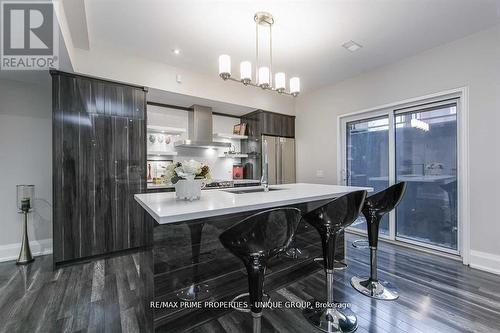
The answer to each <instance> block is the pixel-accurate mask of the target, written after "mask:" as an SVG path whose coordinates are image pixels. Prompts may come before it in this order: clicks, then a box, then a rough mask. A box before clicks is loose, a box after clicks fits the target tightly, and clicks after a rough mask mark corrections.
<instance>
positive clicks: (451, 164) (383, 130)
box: [342, 99, 459, 253]
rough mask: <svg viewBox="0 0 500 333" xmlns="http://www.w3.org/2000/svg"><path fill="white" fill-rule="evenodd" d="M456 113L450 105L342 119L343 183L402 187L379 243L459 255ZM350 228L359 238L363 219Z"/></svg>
mask: <svg viewBox="0 0 500 333" xmlns="http://www.w3.org/2000/svg"><path fill="white" fill-rule="evenodd" d="M457 112H458V110H457V100H456V99H454V100H446V101H434V102H432V103H426V104H423V105H419V106H408V107H405V108H399V109H396V108H393V109H387V110H379V111H377V112H376V113H367V114H358V115H356V116H350V117H344V118H342V127H343V137H342V155H343V161H342V167H343V169H342V176H343V177H342V178H343V181H344V183H345V184H347V185H352V186H369V187H373V188H374V190H375V192H377V191H380V190H382V189H384V188H386V187H388V186H390V185H392V184H395V183H397V182H401V181H404V182H406V183H407V191H406V194H405V197H404V199H403V200H402V202H401V203H400V205H399V206H398V208H397V209H396V211H395V212H393V213H392V214H390V215H387V216H386V217H385V218H384V221H383V222H382V224H381V233H382V234H383V237H386V238H389V239H392V240H395V241H401V242H408V243H412V244H416V245H420V246H424V247H430V248H434V249H437V250H441V251H446V252H451V253H458V249H459V247H458V240H459V223H458V218H457V216H458V205H457V202H458V198H457V192H458V191H457V181H458V179H457V151H458V147H457ZM352 228H353V229H355V230H358V231H363V232H364V231H365V230H366V222H365V221H364V218H360V219H358V221H356V223H355V224H353V227H352Z"/></svg>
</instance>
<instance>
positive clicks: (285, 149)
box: [262, 135, 295, 185]
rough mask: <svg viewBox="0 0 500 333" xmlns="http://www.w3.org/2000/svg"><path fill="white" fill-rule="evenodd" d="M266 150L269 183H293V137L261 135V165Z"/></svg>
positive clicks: (263, 163) (263, 161) (263, 162)
mask: <svg viewBox="0 0 500 333" xmlns="http://www.w3.org/2000/svg"><path fill="white" fill-rule="evenodd" d="M266 145H267V149H266ZM266 150H267V161H268V173H269V175H268V177H269V185H275V184H290V183H295V139H290V138H283V137H278V136H270V135H263V136H262V154H263V158H262V166H263V167H264V165H265V160H266V159H265V155H266Z"/></svg>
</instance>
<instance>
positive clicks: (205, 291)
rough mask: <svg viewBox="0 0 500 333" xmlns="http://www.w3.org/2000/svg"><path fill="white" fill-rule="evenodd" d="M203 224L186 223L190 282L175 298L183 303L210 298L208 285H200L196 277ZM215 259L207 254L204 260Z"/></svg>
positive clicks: (210, 254) (210, 293)
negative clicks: (190, 272)
mask: <svg viewBox="0 0 500 333" xmlns="http://www.w3.org/2000/svg"><path fill="white" fill-rule="evenodd" d="M204 225H205V223H187V226H188V227H189V232H190V235H191V264H192V268H193V271H192V282H191V284H190V285H189V286H187V287H185V288H183V289H181V290H179V292H177V294H176V296H177V298H179V299H181V300H183V301H192V302H194V301H203V300H205V299H208V298H210V297H211V296H212V292H211V291H210V287H209V285H207V284H206V283H200V281H199V276H198V265H199V263H200V252H201V234H202V231H203V227H204ZM213 257H215V255H213V254H212V253H207V254H206V256H205V258H204V259H205V260H209V259H211V258H213Z"/></svg>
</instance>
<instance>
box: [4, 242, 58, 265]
mask: <svg viewBox="0 0 500 333" xmlns="http://www.w3.org/2000/svg"><path fill="white" fill-rule="evenodd" d="M30 248H31V254H32V255H33V256H41V255H44V254H51V253H52V239H51V238H48V239H41V240H36V241H31V242H30ZM20 250H21V243H14V244H6V245H0V262H3V261H9V260H16V259H17V257H18V256H19V251H20Z"/></svg>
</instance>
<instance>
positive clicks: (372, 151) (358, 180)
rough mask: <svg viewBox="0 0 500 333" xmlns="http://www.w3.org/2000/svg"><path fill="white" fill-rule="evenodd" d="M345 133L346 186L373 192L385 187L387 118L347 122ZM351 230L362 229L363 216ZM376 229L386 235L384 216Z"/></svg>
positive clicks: (387, 177)
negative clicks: (362, 187) (364, 188)
mask: <svg viewBox="0 0 500 333" xmlns="http://www.w3.org/2000/svg"><path fill="white" fill-rule="evenodd" d="M346 130H347V134H346V139H347V145H346V154H347V156H346V157H347V160H346V163H347V167H346V172H345V175H344V178H345V180H346V183H347V184H348V185H350V186H368V187H373V188H374V189H375V191H380V190H382V189H384V188H386V187H387V186H389V117H387V116H382V117H376V118H370V119H362V120H355V121H351V122H348V123H347V125H346ZM353 227H354V228H356V229H359V230H366V221H365V219H364V217H363V216H361V217H360V218H359V219H358V220H357V221H356V222H355V223H354V224H353ZM380 230H381V232H382V233H388V232H389V218H388V217H387V216H386V217H385V218H384V219H383V221H382V222H381V224H380Z"/></svg>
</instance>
